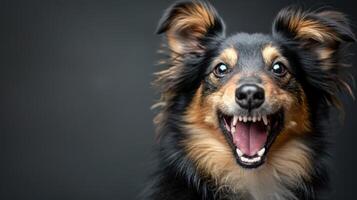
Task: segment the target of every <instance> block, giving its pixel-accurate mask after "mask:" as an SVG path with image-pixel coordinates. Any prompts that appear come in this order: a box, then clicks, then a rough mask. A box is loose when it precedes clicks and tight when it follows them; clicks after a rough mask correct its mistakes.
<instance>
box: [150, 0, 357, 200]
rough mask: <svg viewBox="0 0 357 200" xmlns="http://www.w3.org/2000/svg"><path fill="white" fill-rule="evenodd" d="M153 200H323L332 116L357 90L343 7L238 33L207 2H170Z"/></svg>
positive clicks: (164, 23)
mask: <svg viewBox="0 0 357 200" xmlns="http://www.w3.org/2000/svg"><path fill="white" fill-rule="evenodd" d="M157 33H158V34H163V35H164V42H163V44H164V45H165V48H164V52H165V54H166V56H167V59H164V60H163V61H164V65H165V69H164V70H162V71H159V72H157V73H156V78H155V80H154V84H155V86H156V87H157V89H158V91H159V92H160V94H161V98H160V100H159V102H158V103H157V104H156V105H155V107H159V111H158V113H157V116H156V117H155V119H154V122H155V124H156V127H157V140H158V153H157V154H158V159H159V160H158V169H157V171H156V173H155V174H154V177H153V178H152V180H153V181H152V183H151V184H150V186H149V187H148V188H149V189H148V190H146V192H145V194H146V199H153V200H171V199H172V200H173V199H175V200H194V199H195V200H196V199H202V200H213V199H244V200H273V199H274V200H282V199H293V200H295V199H304V200H315V199H319V197H320V192H321V190H322V189H323V188H324V187H325V186H326V185H327V184H328V170H327V169H326V154H327V148H326V146H327V145H326V144H327V141H326V121H327V120H328V119H329V114H330V112H331V109H333V110H337V111H342V103H341V100H340V98H339V96H340V94H341V93H346V94H351V95H352V90H351V88H350V86H349V82H350V81H349V76H350V73H349V72H348V68H347V67H346V66H347V64H348V63H345V59H344V57H345V55H346V51H347V50H348V49H347V48H346V47H347V46H348V44H349V43H352V42H354V41H355V40H356V39H355V36H354V34H353V32H352V30H351V28H350V26H349V22H348V19H347V18H346V17H345V15H344V14H343V13H340V12H337V11H332V10H320V11H304V10H302V9H300V8H297V7H288V8H284V9H282V10H281V11H280V12H279V13H278V14H277V16H276V18H275V19H274V21H273V25H272V33H271V34H260V33H254V34H247V33H237V34H234V35H232V36H229V37H227V36H226V35H225V24H224V21H223V20H222V18H221V17H220V16H219V14H218V13H217V11H216V10H215V8H214V7H213V6H212V5H210V4H209V3H208V2H206V1H180V2H177V3H174V4H173V5H172V6H171V7H169V8H168V9H167V10H166V11H165V13H164V15H163V16H162V18H161V20H160V21H159V26H158V29H157Z"/></svg>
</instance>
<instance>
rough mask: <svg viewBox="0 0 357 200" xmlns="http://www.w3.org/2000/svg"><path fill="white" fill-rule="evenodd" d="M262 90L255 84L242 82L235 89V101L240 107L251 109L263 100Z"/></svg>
mask: <svg viewBox="0 0 357 200" xmlns="http://www.w3.org/2000/svg"><path fill="white" fill-rule="evenodd" d="M264 96H265V95H264V90H263V88H261V87H259V86H258V85H255V84H244V85H242V86H240V87H239V88H238V89H237V90H236V102H237V103H238V104H239V106H240V107H242V108H245V109H248V110H251V109H254V108H258V107H259V106H260V105H262V104H263V102H264V98H265V97H264Z"/></svg>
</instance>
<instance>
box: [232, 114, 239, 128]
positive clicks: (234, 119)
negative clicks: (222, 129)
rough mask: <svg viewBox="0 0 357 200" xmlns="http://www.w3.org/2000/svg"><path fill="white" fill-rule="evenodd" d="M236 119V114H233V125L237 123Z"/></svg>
mask: <svg viewBox="0 0 357 200" xmlns="http://www.w3.org/2000/svg"><path fill="white" fill-rule="evenodd" d="M237 120H238V116H236V115H234V116H233V121H232V124H233V126H235V125H236V124H237Z"/></svg>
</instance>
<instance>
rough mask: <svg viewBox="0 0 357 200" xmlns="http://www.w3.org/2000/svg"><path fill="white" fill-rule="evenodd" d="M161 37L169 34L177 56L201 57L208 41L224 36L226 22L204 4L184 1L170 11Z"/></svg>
mask: <svg viewBox="0 0 357 200" xmlns="http://www.w3.org/2000/svg"><path fill="white" fill-rule="evenodd" d="M157 33H158V34H162V33H165V34H166V37H167V42H168V47H169V48H170V50H171V52H172V53H173V55H176V56H177V55H182V54H190V53H194V54H200V53H202V52H204V50H205V48H206V46H205V45H204V42H209V40H211V39H215V38H217V37H222V36H224V34H225V33H224V23H223V21H222V20H221V18H220V17H219V15H218V14H217V12H216V10H215V9H214V8H213V7H212V6H211V5H210V4H209V3H208V2H204V1H197V0H194V1H181V2H177V3H175V4H174V5H172V6H171V7H170V8H168V9H167V10H166V12H165V13H164V15H163V17H162V18H161V20H160V22H159V26H158V29H157Z"/></svg>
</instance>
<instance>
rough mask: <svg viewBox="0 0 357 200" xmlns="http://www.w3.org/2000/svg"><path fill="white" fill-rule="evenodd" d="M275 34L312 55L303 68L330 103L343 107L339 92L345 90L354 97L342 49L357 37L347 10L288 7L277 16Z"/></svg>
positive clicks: (312, 83)
mask: <svg viewBox="0 0 357 200" xmlns="http://www.w3.org/2000/svg"><path fill="white" fill-rule="evenodd" d="M273 36H275V37H283V38H285V39H287V41H288V42H289V43H290V44H294V46H295V47H296V48H298V49H300V50H301V52H302V54H304V55H305V56H306V57H308V59H305V61H302V62H305V63H304V64H303V66H302V67H303V68H304V69H303V71H304V72H305V74H306V78H307V80H308V81H309V82H310V84H311V85H312V86H314V87H315V88H317V89H318V90H319V91H320V92H321V94H322V97H323V98H324V100H325V102H326V103H328V104H329V105H334V106H336V107H339V108H340V107H341V103H340V100H339V98H338V93H339V92H341V91H346V92H347V93H349V94H350V95H351V96H352V97H353V94H352V90H351V88H350V86H349V84H348V83H347V82H348V81H346V80H345V79H346V73H345V70H344V68H345V66H346V64H344V63H342V62H343V61H342V58H343V57H342V52H343V50H344V49H345V48H344V47H345V46H346V45H345V44H347V43H351V42H355V41H356V38H355V35H354V34H353V32H352V30H351V28H350V26H349V22H348V20H347V18H346V17H345V15H344V14H343V13H341V12H338V11H320V12H318V11H315V12H304V11H302V10H301V9H299V8H294V7H288V8H285V9H283V10H281V11H280V12H279V13H278V15H277V16H276V18H275V20H274V23H273ZM311 55H313V56H311ZM302 57H304V56H302Z"/></svg>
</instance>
